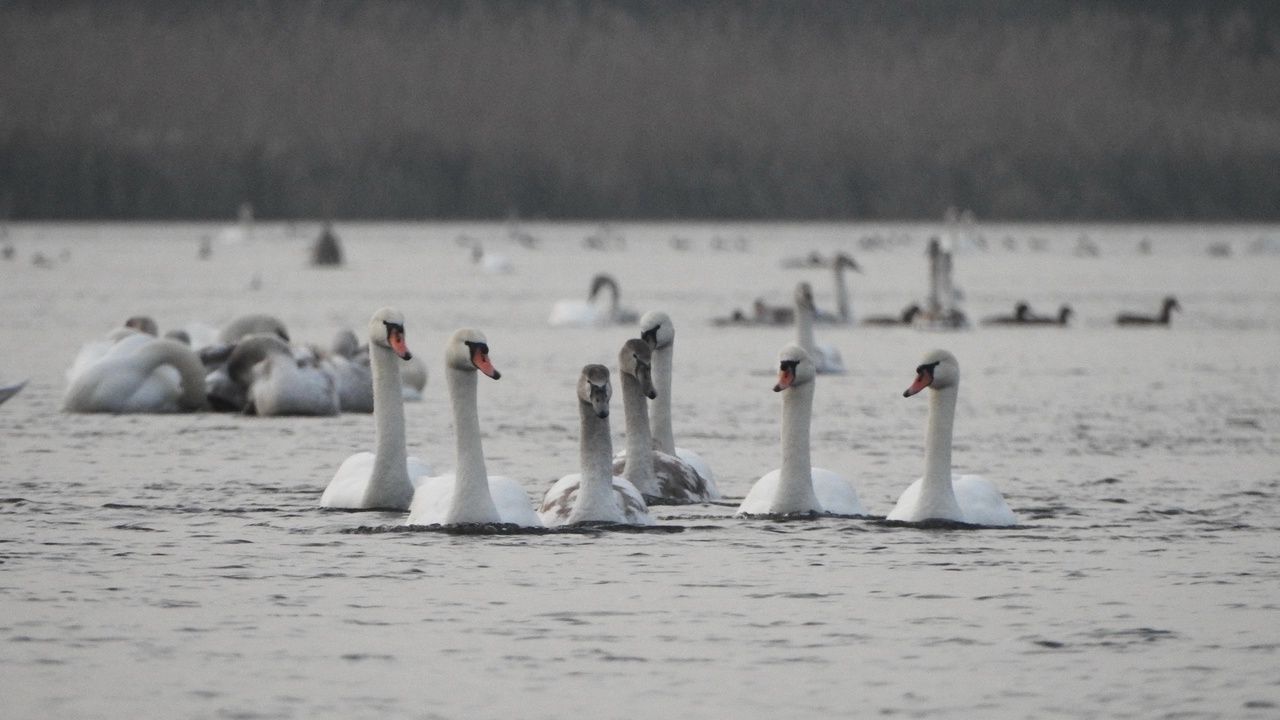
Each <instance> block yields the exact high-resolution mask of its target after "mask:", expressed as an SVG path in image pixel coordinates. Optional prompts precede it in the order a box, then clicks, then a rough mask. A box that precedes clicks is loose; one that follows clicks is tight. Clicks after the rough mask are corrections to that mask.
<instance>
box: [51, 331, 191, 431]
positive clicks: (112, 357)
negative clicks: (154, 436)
mask: <svg viewBox="0 0 1280 720" xmlns="http://www.w3.org/2000/svg"><path fill="white" fill-rule="evenodd" d="M67 380H68V384H67V390H66V392H65V393H64V394H63V397H62V406H63V409H65V410H67V411H68V412H81V413H95V412H105V413H175V412H193V411H195V410H200V409H202V408H203V407H204V406H205V396H204V365H203V364H202V363H201V362H200V358H199V356H197V355H196V354H195V352H194V351H193V350H192V349H191V348H190V347H189V346H187V345H184V344H182V343H180V342H178V341H176V340H168V339H162V338H155V337H152V336H151V335H148V334H146V333H144V332H140V331H137V330H134V329H133V328H119V329H117V330H115V331H113V332H112V333H111V334H110V335H109V336H108V337H107V339H106V340H101V341H94V342H92V343H89V344H87V345H86V346H85V347H84V348H83V349H82V350H81V351H80V353H79V355H77V357H76V360H75V362H74V363H73V364H72V367H71V369H70V370H69V371H68V372H67Z"/></svg>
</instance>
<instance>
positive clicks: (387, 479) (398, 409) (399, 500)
mask: <svg viewBox="0 0 1280 720" xmlns="http://www.w3.org/2000/svg"><path fill="white" fill-rule="evenodd" d="M369 356H370V360H371V361H372V364H373V365H372V370H373V430H374V448H373V474H372V476H371V477H370V478H369V486H368V488H366V489H365V503H366V505H369V506H371V507H407V506H408V500H409V499H411V498H412V496H413V486H412V485H411V484H410V483H409V472H408V470H407V469H406V461H407V455H408V451H407V450H406V449H405V442H404V398H403V395H402V391H401V389H400V366H399V365H397V364H396V363H398V362H400V359H399V358H398V357H396V354H395V353H394V352H392V351H391V349H390V348H385V347H382V346H381V345H376V344H371V347H370V348H369Z"/></svg>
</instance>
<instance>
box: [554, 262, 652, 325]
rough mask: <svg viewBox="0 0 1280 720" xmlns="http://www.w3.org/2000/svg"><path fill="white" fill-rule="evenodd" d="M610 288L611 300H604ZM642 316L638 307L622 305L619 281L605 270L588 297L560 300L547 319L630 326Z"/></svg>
mask: <svg viewBox="0 0 1280 720" xmlns="http://www.w3.org/2000/svg"><path fill="white" fill-rule="evenodd" d="M606 290H607V291H608V293H609V299H608V301H607V302H602V301H601V294H602V291H606ZM638 317H639V316H638V315H637V314H636V312H635V311H634V310H631V309H629V308H625V307H622V306H621V305H620V304H619V295H618V281H617V280H614V279H613V276H612V275H606V274H604V273H601V274H599V275H596V276H595V277H594V278H592V279H591V291H590V292H589V293H588V294H587V299H586V300H572V299H570V300H560V301H558V302H556V304H555V305H553V306H552V307H551V315H550V316H549V317H548V318H547V322H548V323H549V324H551V325H558V326H598V325H630V324H633V323H635V322H636V320H637V318H638Z"/></svg>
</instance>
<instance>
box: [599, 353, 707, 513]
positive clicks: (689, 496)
mask: <svg viewBox="0 0 1280 720" xmlns="http://www.w3.org/2000/svg"><path fill="white" fill-rule="evenodd" d="M652 357H653V350H652V349H650V347H649V344H648V343H646V342H645V341H643V340H640V339H638V338H632V339H630V340H628V341H626V343H624V344H623V346H622V351H621V352H619V353H618V374H619V375H620V376H621V383H622V410H623V412H624V413H625V419H626V423H627V452H626V455H625V457H621V458H615V459H614V461H613V472H614V474H615V475H621V476H622V477H624V478H626V479H627V481H628V482H630V483H631V484H632V485H634V486H635V488H636V489H637V490H639V491H640V493H641V494H642V495H643V496H644V499H645V502H647V503H649V504H653V503H655V502H666V503H675V504H687V503H697V502H705V501H707V500H715V499H717V498H719V497H720V493H719V492H717V491H716V489H715V487H714V486H708V485H707V483H706V482H705V481H704V480H703V479H702V478H701V477H699V476H698V473H697V472H695V471H694V469H693V468H692V467H690V466H689V464H688V463H686V462H685V461H683V460H681V459H680V458H678V457H675V456H674V455H668V454H667V453H664V452H660V451H658V450H654V449H653V435H652V433H651V432H650V430H649V411H648V408H647V407H646V405H647V403H646V400H645V398H646V397H647V398H649V399H653V398H654V397H656V396H657V394H658V393H657V390H655V389H654V387H653V375H652V366H651V362H652Z"/></svg>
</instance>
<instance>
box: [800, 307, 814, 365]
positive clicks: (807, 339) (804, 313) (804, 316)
mask: <svg viewBox="0 0 1280 720" xmlns="http://www.w3.org/2000/svg"><path fill="white" fill-rule="evenodd" d="M796 344H797V345H799V346H800V347H802V348H804V349H805V352H808V353H809V355H810V356H812V357H815V358H816V357H817V356H818V342H817V341H816V340H814V338H813V311H812V310H810V309H809V308H807V307H805V306H804V304H803V303H797V304H796Z"/></svg>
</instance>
